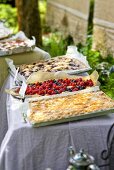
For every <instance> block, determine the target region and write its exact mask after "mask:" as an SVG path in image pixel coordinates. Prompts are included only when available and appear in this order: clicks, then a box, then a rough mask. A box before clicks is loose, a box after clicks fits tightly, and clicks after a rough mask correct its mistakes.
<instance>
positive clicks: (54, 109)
mask: <svg viewBox="0 0 114 170" xmlns="http://www.w3.org/2000/svg"><path fill="white" fill-rule="evenodd" d="M113 108H114V101H113V100H112V99H110V98H109V97H107V96H106V95H105V94H104V93H103V92H102V91H97V92H88V93H79V94H75V95H69V96H64V97H58V98H52V99H47V100H38V101H31V102H30V111H29V114H28V119H29V121H30V122H31V123H32V124H36V125H38V124H40V123H46V122H48V124H49V123H50V122H53V121H57V120H63V121H64V122H65V121H67V120H68V119H69V118H76V117H77V118H78V116H83V115H87V114H89V115H90V114H92V117H93V116H94V115H96V114H95V112H100V111H102V112H103V111H106V110H109V109H113ZM97 116H98V114H97ZM90 117H91V116H90ZM61 122H62V121H61Z"/></svg>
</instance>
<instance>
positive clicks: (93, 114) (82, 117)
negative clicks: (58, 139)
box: [29, 108, 114, 127]
mask: <svg viewBox="0 0 114 170" xmlns="http://www.w3.org/2000/svg"><path fill="white" fill-rule="evenodd" d="M113 112H114V108H111V109H107V110H98V111H96V112H90V113H87V114H84V115H83V114H82V115H79V116H75V117H70V118H65V119H61V120H55V121H50V122H49V121H48V122H42V123H32V122H30V121H29V123H30V124H31V125H32V126H33V127H41V126H49V125H56V124H60V123H67V122H72V121H78V120H85V119H90V118H95V117H99V116H104V115H107V114H110V113H113Z"/></svg>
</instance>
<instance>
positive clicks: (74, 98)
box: [6, 55, 114, 127]
mask: <svg viewBox="0 0 114 170" xmlns="http://www.w3.org/2000/svg"><path fill="white" fill-rule="evenodd" d="M78 58H79V56H78ZM10 63H11V61H10ZM12 63H13V62H12ZM86 63H87V62H86ZM86 63H85V62H83V60H80V59H79V60H78V59H77V57H76V56H75V57H72V55H71V56H70V55H64V56H57V57H55V58H51V59H48V60H42V61H41V60H40V61H37V62H36V63H33V64H29V65H27V64H23V65H20V66H18V67H17V68H18V69H17V71H16V74H17V78H18V76H19V75H20V76H23V77H24V79H23V80H24V83H22V85H19V86H17V85H16V86H15V87H14V88H12V89H6V92H7V93H9V94H11V95H12V96H13V97H15V98H17V99H22V101H23V102H24V100H26V102H28V109H26V113H24V115H26V118H27V120H28V122H30V124H31V125H33V126H35V127H39V126H46V125H50V124H58V123H63V122H68V121H74V120H80V119H86V118H91V117H96V116H101V115H104V114H108V113H111V112H112V111H114V101H113V100H112V99H110V98H109V97H107V96H106V95H105V94H104V93H103V92H102V91H100V90H99V84H98V77H99V75H98V73H97V71H94V72H93V73H92V74H91V75H88V74H86V76H84V74H83V75H77V74H76V75H75V74H74V73H78V72H82V70H83V71H86V70H87V69H88V70H89V69H90V67H89V66H88V65H87V64H86ZM14 67H15V66H14V65H13V69H14ZM10 68H11V65H10ZM15 68H16V67H15ZM14 70H16V69H14ZM14 77H15V76H14ZM20 84H21V83H20ZM23 88H24V89H23ZM21 92H24V93H23V94H22V93H21Z"/></svg>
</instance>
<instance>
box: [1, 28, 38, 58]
mask: <svg viewBox="0 0 114 170" xmlns="http://www.w3.org/2000/svg"><path fill="white" fill-rule="evenodd" d="M32 38H33V39H31V40H30V39H28V38H27V37H26V36H25V34H24V33H23V32H22V31H20V32H18V33H17V34H16V35H15V36H13V37H11V38H7V39H3V40H1V43H2V42H12V41H17V40H20V41H23V42H25V43H26V45H25V46H21V45H20V46H18V47H17V48H16V47H15V48H13V49H9V50H8V49H7V50H0V57H1V56H8V55H12V54H18V53H24V52H29V51H33V50H34V48H35V41H36V40H35V37H32ZM10 47H11V46H10Z"/></svg>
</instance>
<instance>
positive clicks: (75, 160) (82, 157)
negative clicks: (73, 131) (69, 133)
mask: <svg viewBox="0 0 114 170" xmlns="http://www.w3.org/2000/svg"><path fill="white" fill-rule="evenodd" d="M71 150H72V151H71ZM70 156H71V157H70V163H71V164H72V165H74V166H75V167H79V166H88V165H90V164H93V163H94V158H93V157H92V156H91V155H88V154H86V153H85V152H84V150H83V149H81V150H80V151H79V153H77V154H75V155H74V152H73V149H72V148H70Z"/></svg>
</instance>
